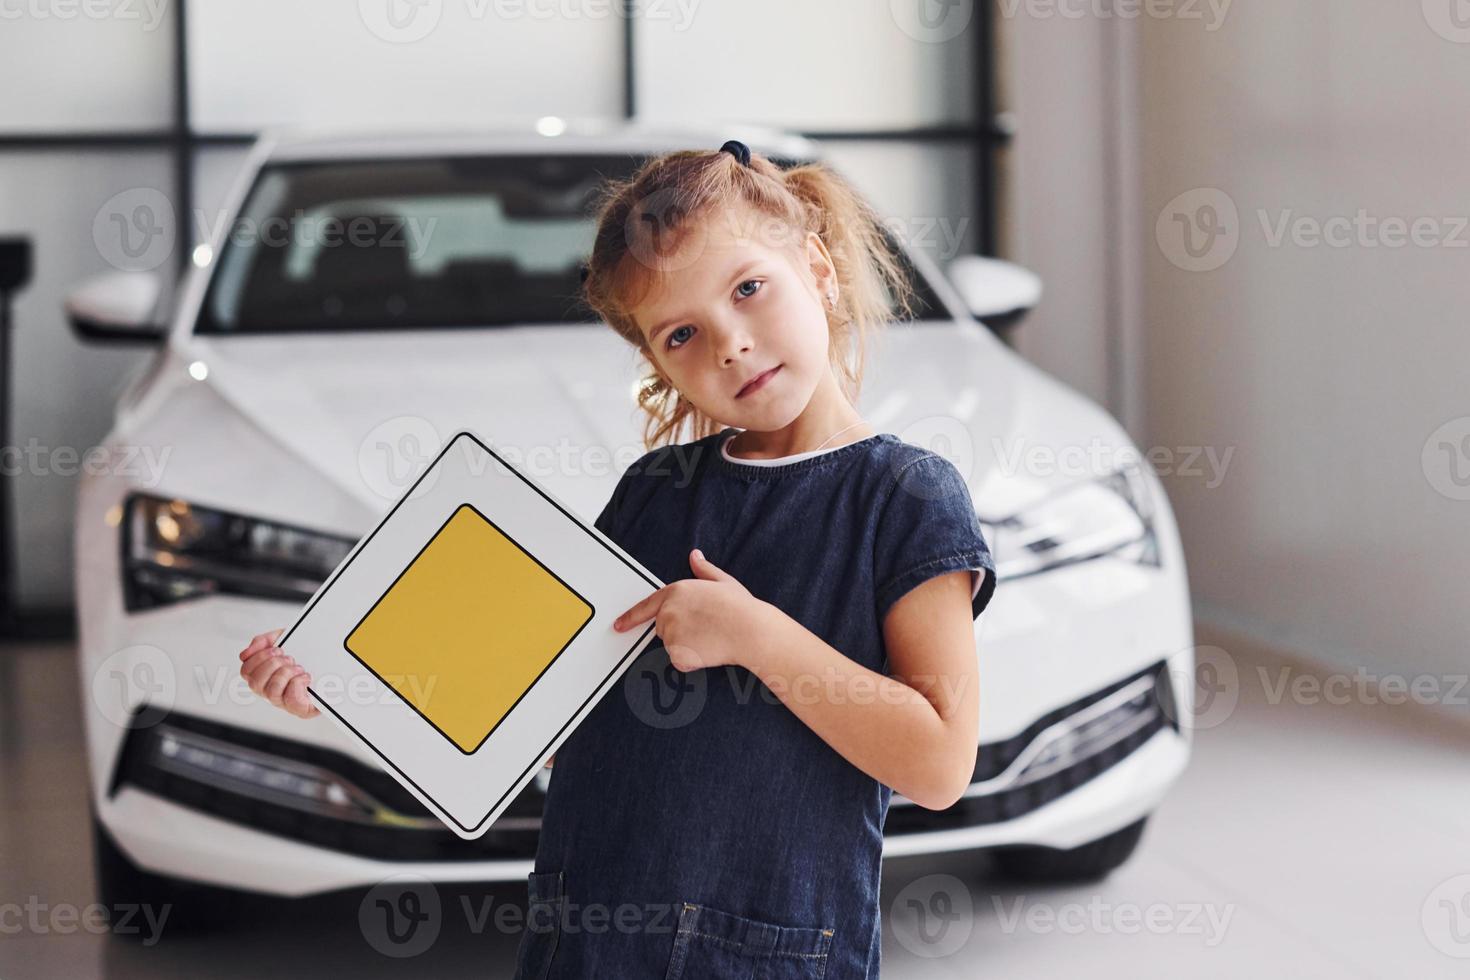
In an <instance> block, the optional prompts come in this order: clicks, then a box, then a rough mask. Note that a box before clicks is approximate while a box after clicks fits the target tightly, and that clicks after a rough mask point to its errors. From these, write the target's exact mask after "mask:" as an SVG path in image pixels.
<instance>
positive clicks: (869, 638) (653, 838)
mask: <svg viewBox="0 0 1470 980" xmlns="http://www.w3.org/2000/svg"><path fill="white" fill-rule="evenodd" d="M738 432H739V430H738V429H735V428H726V429H724V430H723V431H721V432H718V433H715V434H713V435H711V436H708V437H706V438H704V439H700V440H696V441H693V442H689V443H683V444H680V445H675V446H662V447H659V448H658V449H655V450H653V451H651V452H649V453H647V454H645V455H644V456H643V457H642V458H641V459H639V460H638V461H636V462H635V463H633V464H632V465H631V466H630V467H629V468H628V470H627V471H626V472H625V473H624V474H623V476H622V478H621V479H620V480H619V482H618V484H617V487H616V488H615V489H614V491H613V495H612V497H611V499H609V501H608V503H607V506H606V507H605V508H604V509H603V511H602V513H601V514H600V515H599V516H598V518H597V520H596V521H595V525H596V526H597V527H598V528H599V529H600V530H601V531H602V532H603V533H605V534H606V535H608V537H610V538H611V539H612V540H613V541H615V542H617V544H618V545H619V546H620V547H622V548H623V549H625V550H626V551H627V552H628V553H629V554H631V555H632V556H633V557H634V558H636V559H637V560H638V561H639V562H641V563H642V564H643V565H644V566H645V567H647V568H648V569H649V571H651V572H653V573H654V574H655V575H657V576H658V577H659V578H661V579H662V580H663V581H665V582H673V581H675V580H677V579H681V578H691V577H693V572H692V571H691V569H690V568H689V552H690V550H691V549H693V548H700V549H701V550H702V551H703V552H704V554H705V555H706V557H708V558H709V560H710V561H712V562H714V563H715V565H717V566H719V567H720V568H723V569H725V570H726V571H728V572H729V573H730V574H732V575H734V576H735V577H736V578H737V579H739V580H740V581H741V583H742V584H744V585H745V587H746V588H747V589H749V590H750V591H751V593H752V594H753V595H755V596H756V597H757V598H760V599H764V600H766V601H768V602H771V603H773V604H774V605H776V606H778V607H779V608H781V609H782V610H783V611H784V612H786V613H787V614H788V615H790V616H791V617H792V618H794V619H796V620H797V621H798V622H800V623H801V624H803V625H804V626H806V627H807V628H808V629H810V630H811V631H812V632H813V633H815V634H817V635H818V636H820V637H821V638H822V639H824V640H825V641H827V642H828V643H830V644H831V645H832V646H834V647H835V648H837V649H838V650H840V651H842V652H843V653H844V654H846V655H847V656H848V657H850V658H851V659H853V660H855V661H857V662H858V663H860V664H862V665H864V666H866V667H869V668H871V669H872V670H875V671H878V672H880V673H887V656H886V653H885V651H884V644H883V638H882V629H881V623H882V618H883V616H884V615H885V614H886V613H887V612H888V609H889V607H891V606H892V604H893V603H894V602H895V601H896V600H897V599H898V598H900V597H901V596H902V595H904V594H905V593H906V592H908V591H909V590H910V589H912V588H913V587H914V586H916V585H918V584H920V583H921V582H923V581H925V580H927V579H929V578H931V577H933V576H936V575H940V574H943V573H945V572H950V571H955V570H958V569H984V570H985V574H984V576H983V578H981V579H980V580H979V583H978V584H979V588H978V590H977V591H976V592H975V593H974V599H973V614H974V615H975V616H979V614H980V612H981V610H982V609H983V608H984V607H985V605H986V603H987V602H988V601H989V599H990V595H991V591H992V589H993V588H994V581H995V574H994V564H993V562H992V560H991V555H990V551H989V548H988V547H987V545H986V542H985V539H984V537H983V536H982V534H981V529H980V524H979V521H978V520H977V518H976V516H975V510H974V507H973V505H972V503H971V500H970V495H969V491H968V489H967V487H966V485H965V481H964V479H963V477H962V476H961V475H960V473H959V471H958V470H957V469H956V468H955V467H954V465H953V464H952V463H950V462H949V461H948V460H947V459H945V458H944V457H942V456H938V455H936V454H934V453H931V452H929V451H927V450H925V449H922V448H920V447H917V446H913V445H910V444H908V443H905V442H903V441H902V440H901V439H900V438H899V437H898V436H896V435H893V434H890V433H879V434H877V435H874V436H870V437H868V438H866V439H862V440H860V441H857V442H852V443H848V444H846V445H843V446H838V447H837V448H835V449H831V450H826V451H822V452H819V453H818V454H816V455H807V454H803V455H799V456H796V457H788V458H789V459H791V461H790V462H778V463H776V464H775V465H762V464H761V463H760V462H744V463H743V462H737V461H734V460H732V459H729V458H726V456H725V454H724V453H722V452H721V448H722V446H723V442H724V440H726V439H728V438H731V437H733V436H734V435H735V434H736V433H738ZM643 628H645V629H651V628H653V624H652V623H649V624H646V625H645V627H643ZM819 689H820V688H819ZM891 794H892V790H891V789H890V788H889V787H887V786H885V785H883V784H882V783H880V782H878V781H877V780H876V779H874V778H872V777H871V776H869V775H867V774H866V773H864V772H863V771H862V770H860V769H858V768H857V767H856V766H854V765H852V764H851V763H850V762H848V761H847V760H846V759H844V758H843V757H842V756H841V755H839V754H838V753H837V751H836V750H834V749H833V748H832V747H831V746H829V745H827V743H826V742H824V741H822V739H821V738H819V737H818V736H817V735H816V734H815V733H814V732H813V731H812V730H811V729H809V728H807V727H806V725H805V724H803V723H802V722H801V721H800V720H799V719H798V718H797V717H796V715H795V714H793V713H792V711H791V710H790V709H789V708H787V707H786V706H785V704H783V703H782V701H781V700H780V698H778V697H777V696H776V695H775V693H774V692H772V691H771V690H770V689H768V688H767V687H766V686H765V685H763V684H762V683H760V681H759V680H758V679H757V678H756V677H755V675H754V674H752V673H751V672H750V671H748V670H746V669H745V668H743V667H736V666H724V667H716V668H709V669H705V670H697V671H691V672H689V673H688V674H684V673H681V672H680V671H678V670H676V669H675V668H674V667H673V666H672V665H671V664H670V662H669V656H668V652H667V651H666V650H665V649H664V647H663V645H662V643H661V642H659V641H658V640H657V639H655V640H654V641H653V642H652V643H651V644H650V645H649V646H648V648H647V649H645V651H644V652H643V653H642V654H641V655H640V656H639V657H638V659H637V660H635V661H634V663H633V664H632V665H631V666H630V667H629V668H628V671H627V672H626V674H625V675H624V677H623V679H622V682H621V683H620V684H618V685H615V686H614V687H613V688H611V689H610V690H609V691H608V693H607V694H606V695H605V696H604V697H603V698H602V700H601V701H599V702H598V703H597V705H596V706H594V708H593V710H592V711H591V712H590V713H589V714H588V715H587V716H586V718H585V719H584V720H583V721H582V723H581V724H580V725H579V726H578V727H577V728H576V730H575V731H574V732H573V733H572V734H571V735H570V736H569V737H568V738H567V740H566V741H565V742H563V743H562V745H561V747H560V748H559V749H558V750H557V753H556V764H555V767H554V768H553V769H552V771H551V781H550V784H549V786H548V789H547V796H546V801H545V808H544V815H543V822H542V826H541V832H540V839H539V843H538V848H537V853H536V860H535V865H534V869H535V870H534V871H533V872H532V873H531V874H530V876H529V878H528V879H527V894H528V898H529V906H528V912H529V916H528V921H527V924H526V929H525V932H524V933H523V934H522V938H521V942H520V947H519V950H518V955H517V967H516V977H518V978H519V980H550V978H557V980H571V978H577V980H592V978H596V980H639V978H652V980H659V978H663V980H681V978H682V980H736V978H742V980H755V978H760V980H818V978H826V980H864V978H867V980H871V978H876V977H877V976H878V967H879V954H880V951H881V950H880V936H881V931H880V924H881V914H880V911H879V905H878V898H879V883H880V875H881V859H882V842H883V821H884V817H885V815H886V814H887V809H888V802H889V797H890V796H891Z"/></svg>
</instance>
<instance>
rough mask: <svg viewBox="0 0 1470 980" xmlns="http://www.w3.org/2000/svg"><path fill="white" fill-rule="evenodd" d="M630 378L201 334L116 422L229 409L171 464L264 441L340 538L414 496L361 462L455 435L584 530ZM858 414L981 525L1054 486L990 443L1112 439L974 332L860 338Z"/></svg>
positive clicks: (569, 354) (613, 475) (1071, 397)
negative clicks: (923, 461) (538, 488)
mask: <svg viewBox="0 0 1470 980" xmlns="http://www.w3.org/2000/svg"><path fill="white" fill-rule="evenodd" d="M642 373H643V368H642V362H641V358H640V357H639V356H638V355H637V354H636V353H635V352H634V351H633V349H632V348H631V347H630V346H629V345H628V344H627V343H626V342H624V341H623V340H622V339H621V338H620V337H618V336H617V335H616V334H614V333H613V332H612V331H611V330H609V329H607V328H606V327H599V326H596V325H565V326H540V327H510V328H495V329H486V330H441V331H419V332H392V333H386V332H385V333H380V334H379V333H351V334H347V333H310V334H294V335H290V336H277V335H269V334H260V335H242V336H220V337H208V336H205V337H193V338H189V339H188V340H187V341H184V342H183V343H180V344H177V345H173V346H170V347H169V348H167V349H166V350H165V352H164V353H163V357H162V360H161V362H160V364H159V365H158V366H157V369H156V371H155V372H153V374H152V375H151V377H150V379H149V383H148V384H147V385H146V387H147V389H148V390H146V391H143V392H140V393H139V396H138V397H137V398H136V399H131V400H129V401H128V402H126V403H125V404H126V406H127V408H126V410H125V413H124V414H125V415H129V416H131V417H132V418H131V423H130V424H129V425H128V426H127V427H128V428H131V429H132V430H133V431H134V433H135V434H139V435H141V434H142V433H145V432H149V430H152V431H151V433H150V434H149V437H150V438H152V439H155V440H160V441H170V442H171V443H179V444H183V443H186V442H189V441H196V442H197V441H198V437H197V436H196V435H191V433H193V432H194V431H196V430H198V429H199V428H201V427H203V425H202V423H203V422H204V421H205V420H204V418H202V416H208V414H209V413H210V412H211V411H213V410H217V409H218V408H219V407H221V405H222V406H223V407H226V408H227V411H226V412H225V414H226V415H230V416H233V418H232V419H230V420H229V421H228V423H225V422H221V421H211V422H209V428H210V429H211V430H212V431H213V433H214V437H215V438H217V439H222V440H224V442H225V445H221V446H219V447H218V448H215V447H211V448H209V449H208V450H207V451H206V452H205V453H204V454H197V453H186V454H184V455H185V456H186V457H187V456H196V455H203V456H205V457H206V462H208V461H209V460H212V461H214V462H215V463H216V464H217V463H219V461H220V460H221V459H222V458H224V457H226V456H228V455H230V450H231V449H237V450H239V453H240V454H241V455H254V456H259V455H260V454H259V452H257V451H254V450H252V449H250V448H247V447H246V446H245V445H244V443H245V442H246V441H248V440H249V439H264V440H268V441H269V442H271V443H273V444H274V445H275V446H277V447H279V449H280V450H284V451H285V452H287V453H289V454H290V455H291V456H292V457H294V461H295V462H297V463H300V464H301V466H299V467H292V471H293V477H294V476H296V475H299V471H300V470H301V469H303V468H304V469H306V470H308V471H310V472H311V473H314V474H316V475H317V476H319V478H320V480H325V481H326V482H327V483H328V484H330V485H331V486H332V487H333V488H335V489H336V490H337V491H340V497H341V498H344V499H341V500H339V501H338V502H337V504H336V505H334V509H333V510H332V514H333V519H332V520H331V522H330V523H331V525H334V526H336V527H338V528H339V529H341V530H344V531H357V532H359V533H360V532H362V531H366V530H367V529H368V528H369V527H371V525H372V523H373V522H374V521H376V520H377V519H378V518H380V517H381V515H382V514H383V513H385V512H386V511H387V510H388V508H389V507H391V506H392V505H393V503H394V502H396V500H397V499H398V498H399V497H400V496H401V495H402V494H403V493H404V492H406V491H407V489H408V486H409V485H410V483H411V480H409V481H406V482H400V483H398V484H394V485H387V486H385V485H384V484H383V482H382V481H381V480H375V479H374V478H373V470H374V468H375V467H377V466H381V465H382V464H381V463H374V462H373V460H374V459H375V458H377V457H378V456H381V455H384V454H388V455H391V454H393V453H402V454H403V455H404V456H405V459H407V458H409V457H413V458H415V459H421V460H422V461H423V463H427V461H428V460H429V459H431V458H432V457H433V455H434V454H436V453H437V452H438V449H439V447H441V446H442V445H443V444H444V443H445V442H447V441H448V440H449V439H450V438H452V437H453V436H454V434H455V433H457V432H459V431H461V430H466V429H467V430H470V431H471V432H473V433H474V434H475V435H477V436H478V437H479V438H480V439H481V440H483V441H484V442H485V443H486V444H487V445H489V446H490V447H491V448H492V449H495V450H496V451H497V452H499V453H500V454H501V455H502V456H504V457H505V458H506V459H507V460H508V461H509V462H511V463H512V464H514V465H517V466H519V467H521V468H522V469H523V471H525V472H526V473H527V474H528V475H530V476H532V477H533V478H535V479H537V480H538V481H539V482H541V483H542V484H543V485H544V486H545V487H546V488H547V489H548V490H549V491H550V492H551V493H553V494H555V495H556V496H557V497H559V498H560V499H562V500H563V501H564V502H565V503H566V504H567V505H568V506H569V507H571V508H573V509H574V510H576V511H577V512H579V513H581V514H583V515H584V516H586V517H587V518H588V519H591V518H592V517H593V516H595V515H596V514H597V513H598V511H599V510H600V509H601V507H602V505H603V503H604V502H605V501H606V499H607V497H608V496H609V494H610V493H611V491H612V488H613V485H614V484H615V483H616V482H617V478H618V476H619V475H621V473H622V471H623V470H624V469H625V468H626V467H627V465H628V464H629V463H631V462H633V461H634V460H636V459H637V458H638V457H639V456H641V455H642V454H643V453H644V452H645V449H644V446H643V443H642V439H641V433H642V413H641V411H640V410H639V409H638V407H637V405H636V403H635V402H634V390H635V385H636V384H637V381H638V379H639V377H640V376H641V374H642ZM181 391H183V392H185V394H184V396H183V397H177V396H178V395H179V394H180V392H181ZM206 393H207V395H206ZM206 399H213V400H214V402H216V403H217V404H214V405H206V404H205V400H206ZM858 409H859V411H860V412H861V413H862V414H863V416H864V418H866V419H867V420H868V422H869V423H870V424H871V425H873V426H874V427H875V428H877V429H879V430H880V431H886V432H892V433H895V434H897V435H898V436H900V437H901V438H903V439H904V440H905V441H907V442H911V443H913V444H915V445H923V446H927V447H929V448H931V449H934V450H935V451H937V452H941V453H942V454H944V455H945V456H947V457H949V458H950V459H951V460H952V461H954V462H955V463H956V465H957V466H959V467H960V469H961V471H962V472H964V473H965V475H966V477H967V479H968V482H969V484H970V487H971V491H972V494H973V495H974V497H975V500H976V503H977V507H978V509H980V510H982V512H985V511H990V512H994V511H995V510H997V508H999V509H1005V508H1006V507H1008V506H1009V505H1010V504H1011V503H1012V502H1014V501H1024V500H1025V499H1026V498H1028V497H1032V496H1035V495H1037V494H1039V493H1040V492H1042V490H1043V489H1044V484H1046V483H1048V482H1050V481H1049V480H1047V478H1046V477H1045V476H1044V475H1037V476H1034V477H1033V476H1031V475H1028V474H1027V473H1025V472H1015V471H1014V468H1012V470H1005V469H1004V468H1003V467H999V466H998V464H999V463H1001V462H1003V459H1002V457H1003V456H1004V453H1005V449H1004V440H1005V439H1007V438H1010V439H1014V438H1015V437H1016V434H1017V433H1018V432H1021V433H1024V435H1025V437H1026V438H1028V439H1030V440H1032V441H1034V442H1044V443H1047V444H1059V445H1060V444H1066V443H1067V442H1069V441H1076V440H1079V439H1086V438H1097V437H1098V436H1099V435H1100V434H1101V435H1103V437H1105V438H1123V439H1124V440H1125V441H1126V437H1123V436H1122V434H1121V432H1118V431H1117V430H1116V427H1115V426H1113V425H1112V423H1111V420H1110V419H1108V417H1107V415H1106V413H1103V412H1102V411H1100V410H1099V409H1097V408H1096V406H1094V405H1092V404H1091V403H1090V402H1088V401H1086V400H1085V399H1083V398H1081V397H1080V396H1077V395H1076V394H1075V393H1074V392H1072V391H1071V390H1070V389H1068V388H1066V387H1065V386H1063V385H1060V384H1059V383H1057V382H1055V381H1054V380H1053V379H1051V378H1050V377H1049V376H1047V375H1045V374H1043V373H1041V372H1040V371H1037V370H1036V369H1035V368H1032V367H1031V366H1030V365H1029V364H1027V363H1026V362H1025V361H1024V360H1022V359H1021V358H1020V357H1018V356H1017V355H1015V354H1014V353H1013V352H1012V351H1010V350H1009V349H1008V348H1006V347H1005V346H1004V345H1003V344H1001V343H1000V342H999V341H998V340H996V339H995V338H994V337H993V336H992V335H990V334H989V333H988V332H987V331H986V330H985V328H983V327H981V326H979V325H976V324H971V323H950V322H933V323H924V324H900V325H895V326H893V327H891V328H889V329H888V330H887V331H885V332H884V333H882V334H881V335H879V336H878V337H877V338H876V339H875V340H873V341H871V342H870V348H869V356H868V360H867V370H866V373H865V377H864V383H863V389H862V394H861V397H860V399H859V401H858ZM165 418H166V419H168V420H169V421H167V422H165V421H164V420H165ZM160 427H163V428H164V429H167V430H169V431H168V432H164V431H161V429H160ZM242 427H243V429H242ZM245 430H248V432H247V431H245ZM231 433H235V435H231ZM256 465H261V466H267V467H271V466H273V465H274V463H273V461H271V460H266V459H257V460H256ZM421 465H422V464H421ZM217 471H218V466H216V467H214V469H213V470H211V468H210V467H209V466H207V465H204V464H202V463H201V464H199V465H191V464H190V461H189V460H188V459H187V458H185V459H177V460H176V462H175V464H174V465H173V466H172V468H171V471H170V472H171V477H172V479H171V480H170V482H171V483H177V484H189V485H187V486H185V485H178V486H176V487H166V488H165V489H166V490H170V491H172V492H175V493H178V494H180V495H188V494H190V493H191V492H193V493H196V494H197V493H198V492H199V487H198V486H197V485H195V484H196V483H197V481H200V480H203V481H208V480H209V479H211V477H210V476H209V475H208V474H209V473H211V472H217ZM191 472H192V474H193V475H192V476H191V475H190V474H191ZM274 472H277V473H279V472H280V471H279V470H275V471H274ZM249 473H250V471H249V470H248V469H241V470H238V471H236V472H235V473H234V474H233V477H232V480H233V482H232V484H231V486H230V487H226V486H218V487H215V488H212V490H213V492H211V493H209V494H208V496H210V497H213V498H215V499H222V498H226V497H230V496H234V497H239V496H241V495H242V493H243V494H245V495H247V498H248V499H249V500H255V499H256V497H255V490H256V489H257V488H253V487H249V486H246V487H243V488H242V487H240V486H239V484H240V483H241V482H246V483H248V482H251V477H250V476H249ZM266 476H267V474H258V475H257V477H256V478H255V479H256V480H257V481H258V482H260V483H264V482H267V481H266ZM319 483H320V481H318V486H319ZM987 498H988V499H987ZM295 501H296V506H300V504H301V497H300V496H299V495H297V496H296V497H295ZM345 501H351V503H350V504H349V503H346V502H345ZM987 502H988V503H990V504H992V505H993V506H986V504H987ZM234 503H236V504H239V503H241V501H238V500H236V501H234ZM352 510H356V511H357V512H358V513H357V515H356V516H355V517H354V516H350V513H349V512H350V511H352ZM303 517H305V515H303ZM307 522H308V521H307V520H302V521H300V523H307Z"/></svg>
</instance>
